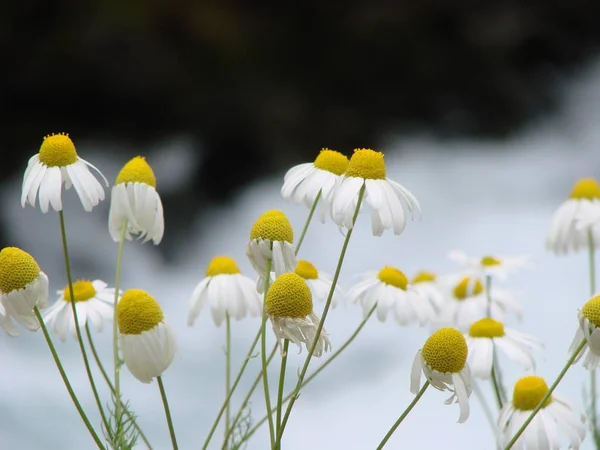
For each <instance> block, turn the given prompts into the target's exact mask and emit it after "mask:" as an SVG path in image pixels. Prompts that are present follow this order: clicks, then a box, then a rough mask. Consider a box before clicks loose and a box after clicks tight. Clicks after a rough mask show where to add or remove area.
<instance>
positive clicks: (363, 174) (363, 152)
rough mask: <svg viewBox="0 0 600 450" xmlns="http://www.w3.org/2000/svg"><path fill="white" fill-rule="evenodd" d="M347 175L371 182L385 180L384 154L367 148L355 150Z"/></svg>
mask: <svg viewBox="0 0 600 450" xmlns="http://www.w3.org/2000/svg"><path fill="white" fill-rule="evenodd" d="M345 175H346V176H348V177H356V178H364V179H369V180H385V162H384V161H383V153H381V152H376V151H374V150H370V149H367V148H357V149H355V150H354V154H353V155H352V158H350V162H349V163H348V168H347V169H346V173H345Z"/></svg>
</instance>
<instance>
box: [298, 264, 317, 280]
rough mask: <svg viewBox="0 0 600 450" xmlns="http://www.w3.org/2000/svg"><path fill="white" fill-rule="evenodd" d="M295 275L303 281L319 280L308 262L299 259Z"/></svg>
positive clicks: (315, 271)
mask: <svg viewBox="0 0 600 450" xmlns="http://www.w3.org/2000/svg"><path fill="white" fill-rule="evenodd" d="M296 274H297V275H300V276H301V277H302V278H304V279H305V280H316V279H317V278H319V271H318V270H317V268H316V267H315V266H314V265H313V264H312V263H311V262H309V261H306V260H304V259H301V260H299V261H298V264H297V265H296Z"/></svg>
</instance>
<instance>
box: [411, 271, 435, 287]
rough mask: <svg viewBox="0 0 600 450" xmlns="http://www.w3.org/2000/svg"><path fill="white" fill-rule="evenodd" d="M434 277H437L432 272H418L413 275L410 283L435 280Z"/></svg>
mask: <svg viewBox="0 0 600 450" xmlns="http://www.w3.org/2000/svg"><path fill="white" fill-rule="evenodd" d="M436 279H437V277H436V275H435V273H433V272H419V273H417V274H416V275H415V276H414V277H413V279H412V281H411V283H412V284H416V283H428V282H431V281H435V280H436Z"/></svg>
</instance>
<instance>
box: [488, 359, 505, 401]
mask: <svg viewBox="0 0 600 450" xmlns="http://www.w3.org/2000/svg"><path fill="white" fill-rule="evenodd" d="M495 365H496V364H495V361H492V373H491V377H490V378H491V381H492V386H493V388H494V395H495V396H496V403H497V404H498V409H502V406H503V401H502V394H501V393H500V386H499V384H498V377H497V376H496V369H495V367H494V366H495Z"/></svg>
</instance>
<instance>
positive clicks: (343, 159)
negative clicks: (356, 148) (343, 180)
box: [313, 148, 348, 175]
mask: <svg viewBox="0 0 600 450" xmlns="http://www.w3.org/2000/svg"><path fill="white" fill-rule="evenodd" d="M313 164H314V166H315V167H316V168H317V169H321V170H326V171H327V172H331V173H333V174H335V175H341V174H343V173H344V172H345V171H346V168H347V167H348V157H347V156H346V155H343V154H341V153H340V152H336V151H335V150H329V149H328V148H324V149H322V150H321V152H320V153H319V156H317V159H315V162H314V163H313Z"/></svg>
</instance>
